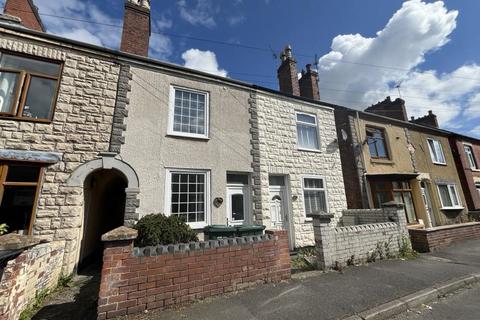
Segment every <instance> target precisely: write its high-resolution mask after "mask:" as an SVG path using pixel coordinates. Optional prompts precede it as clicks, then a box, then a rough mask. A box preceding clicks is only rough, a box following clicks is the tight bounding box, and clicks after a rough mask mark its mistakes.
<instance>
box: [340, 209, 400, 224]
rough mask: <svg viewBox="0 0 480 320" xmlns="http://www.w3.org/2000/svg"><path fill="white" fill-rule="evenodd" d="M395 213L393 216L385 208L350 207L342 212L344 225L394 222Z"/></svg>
mask: <svg viewBox="0 0 480 320" xmlns="http://www.w3.org/2000/svg"><path fill="white" fill-rule="evenodd" d="M393 213H394V214H395V215H394V216H391V214H392V212H387V211H385V210H383V209H348V210H343V212H342V222H343V226H354V225H362V224H372V223H382V222H394V221H395V217H396V213H395V212H393ZM389 215H390V216H389Z"/></svg>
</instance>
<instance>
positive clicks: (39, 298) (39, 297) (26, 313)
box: [18, 289, 50, 320]
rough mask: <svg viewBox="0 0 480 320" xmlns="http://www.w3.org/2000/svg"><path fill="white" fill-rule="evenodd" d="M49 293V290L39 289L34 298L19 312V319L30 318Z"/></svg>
mask: <svg viewBox="0 0 480 320" xmlns="http://www.w3.org/2000/svg"><path fill="white" fill-rule="evenodd" d="M49 295H50V290H48V289H45V290H40V291H38V292H37V293H36V294H35V300H34V301H33V302H32V303H30V304H29V305H28V306H27V308H25V310H23V311H22V313H21V314H20V317H19V318H18V319H19V320H30V319H32V317H33V316H34V315H35V314H36V313H37V312H38V310H40V308H41V307H42V306H43V304H44V303H45V301H46V300H47V298H48V296H49Z"/></svg>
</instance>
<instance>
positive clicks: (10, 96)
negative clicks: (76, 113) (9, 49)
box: [0, 53, 61, 121]
mask: <svg viewBox="0 0 480 320" xmlns="http://www.w3.org/2000/svg"><path fill="white" fill-rule="evenodd" d="M60 71H61V64H60V63H54V62H48V61H45V60H38V59H32V58H27V57H23V56H16V55H11V54H6V53H2V54H1V55H0V116H3V117H11V118H18V119H24V120H37V121H50V120H51V119H52V117H53V110H54V106H55V101H56V97H57V91H58V86H59V79H60Z"/></svg>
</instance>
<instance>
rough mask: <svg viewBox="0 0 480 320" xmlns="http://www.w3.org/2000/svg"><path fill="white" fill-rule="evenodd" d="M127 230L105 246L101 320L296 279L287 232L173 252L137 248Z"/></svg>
mask: <svg viewBox="0 0 480 320" xmlns="http://www.w3.org/2000/svg"><path fill="white" fill-rule="evenodd" d="M136 236H137V234H136V231H135V230H133V229H129V228H126V227H120V228H118V229H115V230H113V231H111V232H109V233H107V234H105V235H104V236H103V237H102V240H103V241H104V242H105V250H104V255H103V267H102V278H101V285H100V295H99V300H98V319H110V318H114V317H117V316H122V315H126V314H134V313H140V312H144V311H145V310H152V309H162V308H166V307H168V306H171V305H176V304H182V303H187V302H191V301H195V300H198V299H203V298H206V297H209V296H213V295H219V294H223V293H228V292H232V291H235V290H239V289H244V288H247V287H250V286H253V285H255V284H258V283H265V282H278V281H281V280H286V279H289V278H290V268H291V265H290V255H289V249H288V236H287V232H286V231H268V230H267V231H266V232H265V235H262V236H248V237H240V238H229V239H222V240H210V241H205V242H192V243H189V244H178V245H169V246H156V247H145V248H134V246H133V243H134V239H135V238H136Z"/></svg>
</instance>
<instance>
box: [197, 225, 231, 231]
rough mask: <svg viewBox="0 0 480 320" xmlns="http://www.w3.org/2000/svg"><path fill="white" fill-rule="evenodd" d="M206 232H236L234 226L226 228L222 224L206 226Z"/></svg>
mask: <svg viewBox="0 0 480 320" xmlns="http://www.w3.org/2000/svg"><path fill="white" fill-rule="evenodd" d="M204 230H205V231H213V232H221V231H226V232H233V231H235V227H232V226H226V225H222V224H212V225H210V226H206V227H205V228H204Z"/></svg>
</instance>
